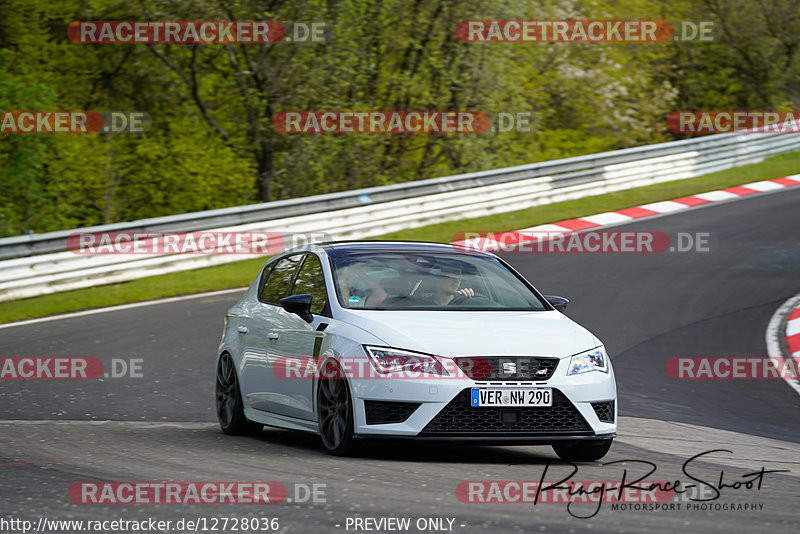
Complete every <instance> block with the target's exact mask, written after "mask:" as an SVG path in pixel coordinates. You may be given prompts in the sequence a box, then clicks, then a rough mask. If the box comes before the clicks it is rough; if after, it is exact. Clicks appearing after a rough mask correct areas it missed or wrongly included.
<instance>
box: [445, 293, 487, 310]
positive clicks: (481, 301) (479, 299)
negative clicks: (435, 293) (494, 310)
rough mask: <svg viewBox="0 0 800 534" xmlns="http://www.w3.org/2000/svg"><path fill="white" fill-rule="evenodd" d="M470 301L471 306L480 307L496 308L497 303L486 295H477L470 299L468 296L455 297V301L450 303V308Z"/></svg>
mask: <svg viewBox="0 0 800 534" xmlns="http://www.w3.org/2000/svg"><path fill="white" fill-rule="evenodd" d="M467 300H469V302H470V304H472V305H474V306H476V307H479V306H489V307H496V306H497V302H495V301H494V300H492V299H490V298H489V297H487V296H486V295H479V294H477V293H476V294H475V295H473V296H472V297H468V296H467V295H457V296H456V297H453V300H451V301H450V303H449V304H448V306H459V305H461V304H463V303H464V302H466V301H467Z"/></svg>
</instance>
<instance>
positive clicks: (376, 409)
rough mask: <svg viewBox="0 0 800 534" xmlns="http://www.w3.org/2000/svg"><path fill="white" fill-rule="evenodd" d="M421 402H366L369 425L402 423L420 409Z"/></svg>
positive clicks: (365, 407)
mask: <svg viewBox="0 0 800 534" xmlns="http://www.w3.org/2000/svg"><path fill="white" fill-rule="evenodd" d="M420 404H421V403H420V402H392V401H372V400H368V401H364V409H365V412H366V415H367V424H368V425H383V424H386V423H402V422H403V421H405V420H406V419H408V418H409V417H411V414H412V413H414V412H415V411H416V409H417V408H419V405H420Z"/></svg>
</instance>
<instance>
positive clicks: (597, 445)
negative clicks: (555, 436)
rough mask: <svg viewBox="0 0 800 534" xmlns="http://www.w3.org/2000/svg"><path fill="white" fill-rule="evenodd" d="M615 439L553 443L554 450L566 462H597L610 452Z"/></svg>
mask: <svg viewBox="0 0 800 534" xmlns="http://www.w3.org/2000/svg"><path fill="white" fill-rule="evenodd" d="M612 441H614V440H613V439H602V440H575V441H563V442H559V443H554V444H553V450H554V451H555V453H556V454H557V455H558V457H559V458H561V459H562V460H564V461H565V462H596V461H597V460H599V459H601V458H602V457H603V456H605V455H606V453H608V450H609V449H610V448H611V442H612Z"/></svg>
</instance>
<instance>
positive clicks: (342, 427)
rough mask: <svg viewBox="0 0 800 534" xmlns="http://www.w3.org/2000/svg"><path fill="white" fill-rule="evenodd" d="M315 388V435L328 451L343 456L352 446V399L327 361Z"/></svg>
mask: <svg viewBox="0 0 800 534" xmlns="http://www.w3.org/2000/svg"><path fill="white" fill-rule="evenodd" d="M323 371H324V372H323V373H322V377H323V378H321V379H320V381H319V386H318V387H317V422H318V425H319V435H320V437H322V443H323V445H325V448H326V449H328V452H329V453H331V454H333V455H334V456H347V455H349V454H352V453H353V452H354V451H355V449H356V444H355V437H354V431H353V428H354V425H353V398H352V396H351V395H350V388H349V387H348V384H347V379H346V378H345V377H344V373H342V370H341V368H340V367H339V365H338V364H337V363H336V362H334V361H332V360H328V361H327V362H325V364H324V366H323Z"/></svg>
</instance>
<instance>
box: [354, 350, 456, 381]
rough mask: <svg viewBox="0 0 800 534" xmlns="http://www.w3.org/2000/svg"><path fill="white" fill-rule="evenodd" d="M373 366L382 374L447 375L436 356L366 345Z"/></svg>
mask: <svg viewBox="0 0 800 534" xmlns="http://www.w3.org/2000/svg"><path fill="white" fill-rule="evenodd" d="M364 349H365V350H366V351H367V355H368V356H369V359H370V361H371V362H372V365H373V367H375V369H376V370H377V371H378V372H379V373H382V374H390V373H400V372H412V373H432V374H438V375H443V376H444V375H447V374H448V373H447V371H446V370H445V369H444V367H443V366H442V364H441V363H440V362H439V360H437V359H436V358H435V357H434V356H431V355H430V354H422V353H421V352H411V351H409V350H401V349H391V348H386V347H370V346H368V345H364Z"/></svg>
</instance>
